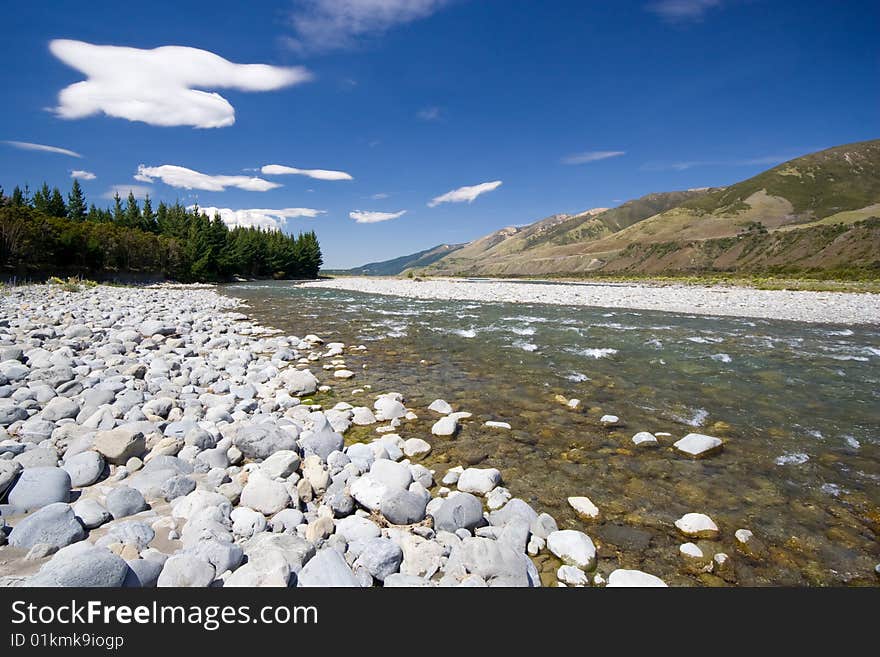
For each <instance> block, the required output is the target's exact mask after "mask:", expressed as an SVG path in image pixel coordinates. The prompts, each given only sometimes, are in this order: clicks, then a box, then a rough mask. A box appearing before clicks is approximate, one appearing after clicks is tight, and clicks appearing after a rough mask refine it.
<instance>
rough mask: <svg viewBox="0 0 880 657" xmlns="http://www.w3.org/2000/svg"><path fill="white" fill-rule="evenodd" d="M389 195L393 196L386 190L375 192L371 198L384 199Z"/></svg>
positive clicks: (375, 199)
mask: <svg viewBox="0 0 880 657" xmlns="http://www.w3.org/2000/svg"><path fill="white" fill-rule="evenodd" d="M389 196H391V194H386V193H385V192H379V193H378V194H373V195H372V196H371V197H370V198H371V199H373V200H374V201H381V200H382V199H386V198H388V197H389Z"/></svg>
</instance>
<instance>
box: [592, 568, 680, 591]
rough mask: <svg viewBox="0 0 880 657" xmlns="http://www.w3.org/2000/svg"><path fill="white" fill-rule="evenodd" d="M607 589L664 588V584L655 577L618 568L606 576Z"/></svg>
mask: <svg viewBox="0 0 880 657" xmlns="http://www.w3.org/2000/svg"><path fill="white" fill-rule="evenodd" d="M607 586H608V587H611V588H622V587H637V588H648V587H651V588H666V586H667V585H666V582H664V581H663V580H662V579H660V578H659V577H657V576H655V575H649V574H648V573H643V572H642V571H641V570H626V569H624V568H618V569H617V570H615V571H613V572H612V573H611V574H610V575H609V576H608V584H607Z"/></svg>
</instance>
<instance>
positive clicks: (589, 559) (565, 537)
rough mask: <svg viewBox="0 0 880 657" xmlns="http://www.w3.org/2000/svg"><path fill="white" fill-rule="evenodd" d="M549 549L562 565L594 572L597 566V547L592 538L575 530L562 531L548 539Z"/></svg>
mask: <svg viewBox="0 0 880 657" xmlns="http://www.w3.org/2000/svg"><path fill="white" fill-rule="evenodd" d="M547 549H549V550H550V552H552V553H553V554H555V555H556V556H557V557H559V559H560V560H561V561H562V563H564V564H567V565H569V566H576V567H578V568H580V569H581V570H592V569H593V568H594V567H595V565H596V547H595V546H594V545H593V541H592V540H590V537H589V536H587V535H586V534H584V533H583V532H579V531H576V530H574V529H561V530H559V531H555V532H553V533H552V534H550V535H549V536H548V537H547Z"/></svg>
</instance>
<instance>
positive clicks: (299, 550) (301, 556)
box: [242, 532, 315, 573]
mask: <svg viewBox="0 0 880 657" xmlns="http://www.w3.org/2000/svg"><path fill="white" fill-rule="evenodd" d="M242 546H243V548H244V553H245V554H246V555H247V558H248V559H257V558H259V557H260V555H262V554H263V553H265V552H270V551H277V552H280V553H281V554H282V555H284V558H285V559H286V560H287V563H288V565H289V566H290V571H291V572H294V573H295V572H299V570H300V569H301V568H302V566H303V564H305V563H306V562H308V561H309V559H311V558H312V557H313V556H315V546H314V545H312V544H311V543H309V542H308V541H306V540H305V539H303V538H301V537H300V536H297V535H296V534H289V533H283V534H275V533H270V532H262V533H260V534H257V535H256V536H254V537H253V538H252V539H250V540H249V541H245V542H244V543H243V544H242Z"/></svg>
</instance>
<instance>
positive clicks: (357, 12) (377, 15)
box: [286, 0, 450, 51]
mask: <svg viewBox="0 0 880 657" xmlns="http://www.w3.org/2000/svg"><path fill="white" fill-rule="evenodd" d="M449 2H450V0H298V1H297V2H296V6H295V9H294V11H293V13H292V14H291V17H290V22H291V24H292V25H293V28H294V31H295V32H296V36H295V37H289V38H287V39H286V43H287V45H288V46H289V47H290V48H292V49H294V50H297V51H327V50H333V49H336V48H347V47H350V46H352V45H354V44H355V43H356V42H357V39H358V37H368V36H371V35H376V34H382V33H383V32H385V31H387V30H388V29H390V28H392V27H394V26H395V25H401V24H405V23H410V22H412V21H415V20H419V19H422V18H426V17H428V16H430V15H431V14H433V13H434V12H435V11H437V10H439V9H441V8H442V7H443V6H445V5H447V4H449Z"/></svg>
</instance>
